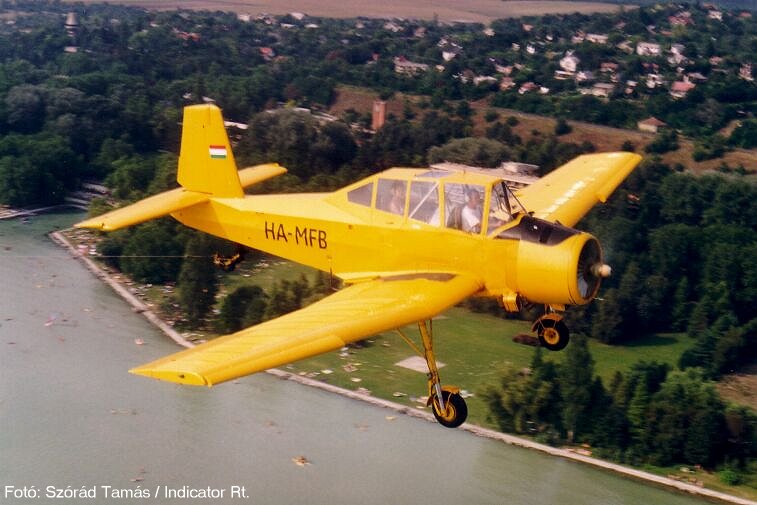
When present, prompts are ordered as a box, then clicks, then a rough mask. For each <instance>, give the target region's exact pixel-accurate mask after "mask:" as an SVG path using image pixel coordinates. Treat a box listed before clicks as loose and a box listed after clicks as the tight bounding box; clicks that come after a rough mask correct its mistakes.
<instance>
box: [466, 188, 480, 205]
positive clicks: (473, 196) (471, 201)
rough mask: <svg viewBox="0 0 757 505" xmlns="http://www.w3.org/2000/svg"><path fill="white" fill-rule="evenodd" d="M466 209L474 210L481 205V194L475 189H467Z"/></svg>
mask: <svg viewBox="0 0 757 505" xmlns="http://www.w3.org/2000/svg"><path fill="white" fill-rule="evenodd" d="M467 195H468V207H470V208H472V209H474V208H476V207H478V206H479V204H480V203H481V193H479V192H478V191H476V190H475V189H469V190H468V193H467Z"/></svg>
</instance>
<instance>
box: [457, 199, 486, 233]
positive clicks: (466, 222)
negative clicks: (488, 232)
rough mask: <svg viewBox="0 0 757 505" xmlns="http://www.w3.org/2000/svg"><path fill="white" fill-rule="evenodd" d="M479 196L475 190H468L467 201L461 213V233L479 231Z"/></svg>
mask: <svg viewBox="0 0 757 505" xmlns="http://www.w3.org/2000/svg"><path fill="white" fill-rule="evenodd" d="M481 216H482V214H481V194H480V193H479V192H478V191H476V190H475V189H471V190H468V201H467V202H466V204H465V207H463V211H462V213H461V219H462V225H463V231H467V232H468V233H478V232H480V231H481Z"/></svg>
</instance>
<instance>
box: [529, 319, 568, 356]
mask: <svg viewBox="0 0 757 505" xmlns="http://www.w3.org/2000/svg"><path fill="white" fill-rule="evenodd" d="M531 331H535V332H536V335H537V337H539V343H540V344H541V345H542V347H545V348H547V349H548V350H550V351H562V350H563V349H565V346H567V345H568V342H570V331H569V330H568V327H567V326H566V325H565V323H564V322H563V320H562V316H561V315H559V314H555V313H554V312H550V313H548V314H544V315H543V316H541V317H540V318H539V319H537V320H536V322H534V325H533V327H532V328H531Z"/></svg>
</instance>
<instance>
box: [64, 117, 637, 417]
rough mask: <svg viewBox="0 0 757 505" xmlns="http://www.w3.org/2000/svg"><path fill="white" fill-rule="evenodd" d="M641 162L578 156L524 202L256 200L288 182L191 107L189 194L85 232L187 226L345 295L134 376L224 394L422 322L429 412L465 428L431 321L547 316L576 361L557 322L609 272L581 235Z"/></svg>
mask: <svg viewBox="0 0 757 505" xmlns="http://www.w3.org/2000/svg"><path fill="white" fill-rule="evenodd" d="M640 160H641V157H640V156H638V155H637V154H633V153H624V152H617V153H607V154H592V155H585V156H579V157H578V158H576V159H574V160H573V161H571V162H569V163H567V164H566V165H563V166H562V167H560V168H558V169H557V170H555V171H553V172H551V173H550V174H548V175H547V176H546V177H543V178H541V179H539V180H538V181H536V182H535V183H533V184H531V185H530V186H527V187H525V188H523V189H519V190H516V191H513V190H512V189H511V188H509V187H508V186H507V184H506V183H505V182H504V181H503V179H502V174H501V173H500V172H498V171H497V170H454V169H453V170H438V169H418V168H392V169H389V170H386V171H384V172H381V173H378V174H375V175H372V176H370V177H368V178H366V179H363V180H361V181H358V182H355V183H354V184H351V185H349V186H347V187H345V188H343V189H340V190H338V191H334V192H332V193H314V194H284V195H245V193H244V188H245V187H247V186H250V185H252V184H255V183H257V182H260V181H263V180H266V179H268V178H271V177H274V176H277V175H280V174H282V173H284V172H286V169H285V168H283V167H281V166H279V165H278V164H265V165H258V166H255V167H250V168H245V169H243V170H241V171H237V167H236V164H235V162H234V157H233V154H232V151H231V145H230V144H229V139H228V137H227V135H226V131H225V129H224V125H223V117H222V115H221V111H220V110H219V109H218V108H217V107H215V106H213V105H195V106H190V107H186V108H185V109H184V126H183V130H182V139H181V153H180V156H179V167H178V175H177V179H178V182H179V184H180V185H181V187H180V188H177V189H174V190H171V191H167V192H165V193H161V194H158V195H155V196H152V197H150V198H146V199H144V200H142V201H139V202H137V203H134V204H132V205H129V206H126V207H123V208H120V209H117V210H114V211H112V212H108V213H106V214H104V215H102V216H99V217H94V218H91V219H87V220H86V221H83V222H81V223H78V224H77V225H76V226H77V227H80V228H94V229H97V230H105V231H110V230H116V229H118V228H122V227H125V226H130V225H134V224H137V223H141V222H143V221H147V220H149V219H153V218H157V217H160V216H164V215H167V214H170V215H171V216H173V217H174V218H175V219H177V220H178V221H180V222H181V223H183V224H185V225H187V226H189V227H191V228H196V229H198V230H202V231H204V232H207V233H210V234H213V235H216V236H219V237H223V238H226V239H229V240H232V241H234V242H237V243H239V244H242V245H244V246H248V247H251V248H255V249H259V250H262V251H265V252H267V253H271V254H274V255H276V256H280V257H282V258H286V259H289V260H292V261H296V262H298V263H302V264H305V265H309V266H311V267H314V268H317V269H319V270H322V271H324V272H329V273H330V274H331V275H333V276H336V277H338V278H340V279H341V280H342V281H343V282H344V283H345V285H346V287H345V288H344V289H342V290H340V291H338V292H336V293H334V294H332V295H330V296H328V297H326V298H324V299H323V300H321V301H319V302H316V303H314V304H312V305H310V306H308V307H306V308H303V309H300V310H297V311H295V312H292V313H289V314H286V315H284V316H281V317H279V318H277V319H273V320H271V321H267V322H264V323H262V324H258V325H256V326H253V327H250V328H246V329H244V330H241V331H238V332H236V333H233V334H230V335H226V336H223V337H219V338H216V339H214V340H212V341H209V342H207V343H204V344H201V345H198V346H196V347H194V348H192V349H188V350H185V351H182V352H178V353H176V354H173V355H170V356H167V357H165V358H162V359H159V360H157V361H154V362H152V363H149V364H146V365H143V366H139V367H137V368H134V369H132V370H130V372H132V373H135V374H139V375H145V376H148V377H152V378H156V379H162V380H167V381H172V382H177V383H180V384H193V385H204V386H212V385H214V384H218V383H220V382H224V381H228V380H230V379H234V378H237V377H241V376H244V375H248V374H252V373H255V372H259V371H263V370H266V369H269V368H274V367H278V366H281V365H285V364H287V363H292V362H294V361H297V360H300V359H303V358H307V357H309V356H314V355H317V354H321V353H325V352H329V351H334V350H337V349H340V348H342V347H343V346H345V345H347V344H349V343H351V342H356V341H359V340H362V339H365V338H367V337H369V336H371V335H375V334H377V333H380V332H384V331H387V330H398V329H399V328H401V327H403V326H405V325H408V324H417V325H418V328H419V332H420V340H421V343H422V349H421V348H420V347H419V346H417V345H415V344H414V343H413V341H412V340H410V339H409V338H408V337H407V336H405V335H404V333H402V332H401V331H400V330H398V331H400V334H401V335H402V336H403V338H404V339H405V340H406V341H407V342H408V344H410V345H411V346H412V347H413V348H414V349H415V350H416V352H418V353H419V354H420V355H421V356H422V357H424V358H425V360H426V363H427V365H428V369H429V374H428V397H429V399H428V403H429V406H431V408H432V411H433V413H434V415H435V417H436V418H437V420H438V421H439V422H440V423H441V424H442V425H444V426H447V427H457V426H459V425H460V424H462V423H463V422H464V421H465V418H466V416H467V407H466V404H465V401H464V400H463V398H462V396H461V395H460V390H459V389H458V388H456V387H452V386H444V387H443V386H442V385H441V382H440V378H439V371H438V369H437V366H436V359H435V356H434V350H433V332H432V325H431V319H432V318H433V317H434V316H436V315H437V314H439V313H441V312H443V311H444V310H446V309H448V308H450V307H452V306H454V305H455V304H457V303H459V302H460V301H462V300H464V299H465V298H467V297H469V296H484V297H493V298H495V299H497V300H498V301H499V302H500V304H501V305H502V307H503V308H504V309H505V310H507V311H518V310H519V309H520V308H521V307H522V306H523V304H524V303H531V304H543V305H544V306H545V308H546V313H545V315H544V316H542V317H540V318H539V319H538V320H537V321H536V322H535V323H534V326H533V331H536V333H537V335H538V338H539V341H540V342H541V344H542V345H543V346H544V347H546V348H547V349H550V350H560V349H563V348H564V347H565V346H566V345H567V343H568V339H569V332H568V329H567V327H566V326H565V324H564V323H563V321H562V317H561V316H560V312H562V311H563V310H564V309H565V306H566V305H569V304H577V305H582V304H586V303H588V302H590V301H591V300H592V299H593V298H594V296H595V295H596V293H597V289H598V288H599V284H600V281H601V279H602V278H603V277H606V276H608V275H609V274H610V268H609V266H607V265H605V264H604V263H603V261H602V251H601V248H600V245H599V242H598V241H597V239H596V238H594V237H593V236H591V235H590V234H588V233H585V232H581V231H578V230H575V229H573V228H571V226H573V225H575V224H576V222H578V220H579V219H580V218H581V217H582V216H583V215H584V214H586V212H588V211H589V210H590V209H591V208H592V207H593V206H594V205H595V204H596V203H597V202H604V201H606V199H607V198H608V196H609V195H610V194H611V193H612V192H613V191H614V190H615V188H616V187H617V186H618V185H619V184H620V183H621V182H622V181H623V180H624V179H625V178H626V176H627V175H628V174H629V173H630V172H631V171H632V170H633V169H634V167H635V166H636V165H637V164H638V163H639V161H640Z"/></svg>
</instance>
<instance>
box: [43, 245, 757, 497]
mask: <svg viewBox="0 0 757 505" xmlns="http://www.w3.org/2000/svg"><path fill="white" fill-rule="evenodd" d="M50 238H51V239H52V240H53V241H54V242H55V243H57V244H59V245H61V246H63V247H65V248H66V249H68V251H69V252H70V253H71V255H72V256H74V257H75V258H76V259H78V260H80V261H81V262H82V263H83V264H84V265H85V266H86V267H87V269H89V270H90V271H91V272H92V273H93V274H94V275H95V276H96V277H97V278H98V279H101V280H102V281H103V282H105V283H106V284H108V285H109V286H110V287H111V288H113V290H114V291H115V292H116V293H118V294H119V295H120V296H121V297H122V298H123V299H124V300H126V301H127V302H128V303H129V304H130V305H131V306H132V308H133V309H134V311H135V312H138V313H140V314H142V315H143V316H145V317H146V318H147V319H148V320H149V321H150V322H151V323H153V324H154V325H155V326H156V327H158V328H159V329H160V330H161V331H162V332H163V333H165V334H166V335H168V336H169V337H170V338H171V339H172V340H174V341H175V342H176V343H177V344H179V345H181V346H183V347H193V346H194V345H195V344H194V343H192V342H190V341H189V340H187V339H186V338H184V336H183V335H181V334H180V333H179V332H177V331H176V330H174V329H173V328H172V327H171V326H169V325H168V324H166V323H165V321H163V320H162V319H160V318H159V317H158V316H157V315H156V314H155V312H153V311H152V310H150V308H149V307H148V306H146V305H145V304H144V303H143V302H142V301H141V300H140V299H139V298H137V297H136V296H134V295H133V294H132V293H131V292H130V291H129V290H128V289H127V288H126V286H124V285H123V284H122V283H121V282H119V281H118V280H117V279H115V278H114V277H113V276H112V275H111V274H109V273H108V272H107V271H105V269H103V268H102V267H100V266H99V265H98V264H97V263H95V262H94V261H93V260H92V259H91V258H89V257H87V256H86V255H84V254H81V253H80V252H79V251H78V250H77V249H76V247H74V246H73V244H71V242H69V240H68V239H67V238H66V237H65V236H64V235H63V234H62V233H60V232H57V231H56V232H52V233H50ZM267 373H268V374H271V375H274V376H276V377H279V378H280V379H284V380H290V381H294V382H297V383H299V384H303V385H306V386H310V387H314V388H318V389H321V390H324V391H328V392H331V393H336V394H339V395H342V396H345V397H347V398H351V399H354V400H360V401H362V402H366V403H369V404H371V405H374V406H377V407H382V408H386V409H390V410H392V411H394V412H397V413H399V414H404V415H408V416H411V417H415V418H419V419H425V420H426V421H429V422H435V420H434V416H433V415H432V414H431V413H430V412H427V411H423V410H419V409H416V408H413V407H409V406H406V405H401V404H398V403H395V402H392V401H389V400H384V399H381V398H376V397H374V396H370V395H368V394H364V393H360V392H357V391H351V390H348V389H344V388H340V387H337V386H334V385H331V384H327V383H325V382H320V381H316V380H313V379H310V378H307V377H302V376H300V375H296V374H293V373H289V372H286V371H283V370H279V369H271V370H267ZM458 429H461V430H464V431H467V432H469V433H472V434H474V435H477V436H479V437H485V438H489V439H492V440H498V441H500V442H504V443H506V444H510V445H514V446H518V447H523V448H526V449H532V450H536V451H540V452H543V453H546V454H550V455H552V456H559V457H561V458H565V459H569V460H573V461H577V462H580V463H584V464H587V465H591V466H594V467H598V468H602V469H605V470H609V471H611V472H614V473H617V474H620V475H623V476H626V477H630V478H633V479H637V480H642V481H645V482H649V483H651V484H654V485H657V486H661V487H668V488H671V489H674V490H677V491H679V492H683V493H689V494H692V495H696V496H699V497H702V498H706V499H709V500H713V501H718V502H723V503H734V504H738V505H757V502H755V501H752V500H747V499H745V498H740V497H737V496H732V495H729V494H726V493H722V492H719V491H714V490H712V489H707V488H704V487H700V486H697V485H695V484H691V483H688V482H682V481H678V480H674V479H671V478H668V477H662V476H659V475H654V474H651V473H648V472H644V471H641V470H637V469H635V468H630V467H627V466H623V465H619V464H616V463H612V462H609V461H604V460H601V459H597V458H593V457H591V456H588V455H585V454H579V453H578V452H576V450H574V449H565V448H559V447H552V446H549V445H545V444H540V443H538V442H534V441H532V440H529V439H526V438H521V437H516V436H513V435H508V434H506V433H500V432H498V431H495V430H490V429H487V428H482V427H480V426H476V425H472V424H467V423H466V424H463V425H462V426H461V427H460V428H458Z"/></svg>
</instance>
